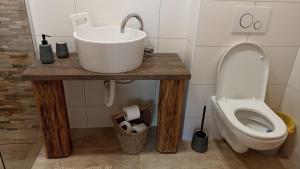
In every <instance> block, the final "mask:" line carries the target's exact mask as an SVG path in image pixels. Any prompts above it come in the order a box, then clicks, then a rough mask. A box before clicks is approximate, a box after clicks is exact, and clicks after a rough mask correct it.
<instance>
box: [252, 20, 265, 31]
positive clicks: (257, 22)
mask: <svg viewBox="0 0 300 169" xmlns="http://www.w3.org/2000/svg"><path fill="white" fill-rule="evenodd" d="M262 26H263V24H262V22H261V21H256V22H255V23H254V25H253V27H254V29H255V30H260V29H261V28H262Z"/></svg>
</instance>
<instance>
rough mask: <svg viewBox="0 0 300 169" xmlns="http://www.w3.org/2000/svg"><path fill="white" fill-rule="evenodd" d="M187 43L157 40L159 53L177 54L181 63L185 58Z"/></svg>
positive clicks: (181, 40)
mask: <svg viewBox="0 0 300 169" xmlns="http://www.w3.org/2000/svg"><path fill="white" fill-rule="evenodd" d="M186 43H187V41H186V40H185V39H159V43H158V44H159V46H158V52H159V53H177V54H178V55H179V57H180V59H181V60H182V61H184V57H185V49H186Z"/></svg>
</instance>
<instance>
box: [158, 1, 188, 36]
mask: <svg viewBox="0 0 300 169" xmlns="http://www.w3.org/2000/svg"><path fill="white" fill-rule="evenodd" d="M190 1H191V0H185V1H183V0H161V7H160V26H159V38H185V37H186V32H187V28H188V14H189V12H188V11H189V7H190Z"/></svg>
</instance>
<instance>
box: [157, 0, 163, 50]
mask: <svg viewBox="0 0 300 169" xmlns="http://www.w3.org/2000/svg"><path fill="white" fill-rule="evenodd" d="M161 3H162V0H159V10H158V31H157V37H158V38H157V52H158V51H159V39H160V36H159V34H160V24H161V23H160V15H161Z"/></svg>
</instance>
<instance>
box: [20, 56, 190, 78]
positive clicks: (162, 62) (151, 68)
mask: <svg viewBox="0 0 300 169" xmlns="http://www.w3.org/2000/svg"><path fill="white" fill-rule="evenodd" d="M21 76H22V77H23V79H25V80H170V79H172V80H177V79H190V78H191V74H190V72H189V71H188V70H187V69H186V67H185V65H184V64H183V63H182V61H181V60H180V58H179V56H178V55H177V54H175V53H163V54H159V53H157V54H154V56H150V57H144V61H143V64H142V66H140V67H139V68H137V69H135V70H132V71H129V72H125V73H116V74H101V73H95V72H90V71H87V70H84V69H83V68H82V67H81V65H80V63H79V59H78V57H77V55H76V54H72V55H71V56H70V58H67V59H57V58H56V59H55V62H54V63H53V64H41V63H34V64H33V65H31V66H30V67H29V68H28V69H27V70H25V71H24V72H23V73H22V75H21Z"/></svg>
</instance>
